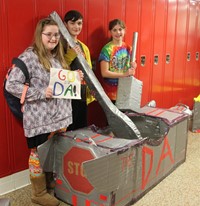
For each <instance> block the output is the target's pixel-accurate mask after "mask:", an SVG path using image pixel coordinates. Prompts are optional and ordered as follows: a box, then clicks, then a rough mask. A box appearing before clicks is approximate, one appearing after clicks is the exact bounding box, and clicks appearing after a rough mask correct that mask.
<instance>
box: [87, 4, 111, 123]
mask: <svg viewBox="0 0 200 206" xmlns="http://www.w3.org/2000/svg"><path fill="white" fill-rule="evenodd" d="M87 10H88V13H87V16H86V18H87V19H86V21H87V25H85V26H88V27H87V38H86V39H85V43H86V44H87V46H88V47H89V49H90V54H91V60H92V62H93V65H94V73H95V75H96V77H97V78H98V79H99V81H100V82H101V81H102V76H101V72H100V66H99V62H98V58H99V54H100V51H101V49H102V47H103V46H104V45H105V44H106V43H107V42H108V40H109V36H108V22H109V20H108V5H107V0H102V1H94V2H92V3H89V4H88V8H87ZM97 13H98V15H97ZM84 24H85V21H84ZM85 26H84V27H85ZM97 111H98V118H97V115H96V114H97ZM88 124H89V125H90V124H95V125H97V126H106V125H107V120H106V116H105V113H104V111H103V109H102V108H101V106H100V105H99V103H98V102H97V101H94V102H92V103H91V104H89V106H88Z"/></svg>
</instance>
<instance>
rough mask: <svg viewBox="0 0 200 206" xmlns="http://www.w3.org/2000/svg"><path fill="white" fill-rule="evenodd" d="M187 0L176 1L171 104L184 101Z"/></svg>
mask: <svg viewBox="0 0 200 206" xmlns="http://www.w3.org/2000/svg"><path fill="white" fill-rule="evenodd" d="M187 2H188V1H187V0H183V1H178V7H177V16H176V18H177V20H176V21H177V22H176V30H175V48H174V49H175V52H174V71H173V102H172V103H173V105H176V104H177V102H182V103H183V102H184V101H183V99H184V95H185V93H184V92H185V91H184V89H183V88H184V78H185V69H186V58H187V47H186V42H187V28H188V4H187Z"/></svg>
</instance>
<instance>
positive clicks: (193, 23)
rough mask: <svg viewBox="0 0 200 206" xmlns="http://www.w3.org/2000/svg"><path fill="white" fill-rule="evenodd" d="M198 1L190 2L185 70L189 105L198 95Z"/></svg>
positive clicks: (187, 102)
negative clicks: (195, 82) (196, 85)
mask: <svg viewBox="0 0 200 206" xmlns="http://www.w3.org/2000/svg"><path fill="white" fill-rule="evenodd" d="M197 20H198V16H197V2H190V3H189V16H188V34H187V36H188V41H187V61H186V70H185V82H184V83H185V85H184V88H185V94H187V95H185V96H184V97H183V102H184V103H185V104H187V105H188V106H190V107H191V106H192V105H191V103H192V101H191V100H192V99H193V98H194V96H196V95H197V94H198V93H197V94H196V91H195V89H194V87H195V84H194V81H195V64H196V59H195V55H196V42H197V39H196V34H197Z"/></svg>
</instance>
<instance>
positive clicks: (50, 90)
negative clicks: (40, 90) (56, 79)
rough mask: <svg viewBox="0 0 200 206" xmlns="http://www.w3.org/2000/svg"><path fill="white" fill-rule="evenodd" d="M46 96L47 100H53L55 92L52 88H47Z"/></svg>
mask: <svg viewBox="0 0 200 206" xmlns="http://www.w3.org/2000/svg"><path fill="white" fill-rule="evenodd" d="M45 96H46V98H47V99H48V98H52V96H53V90H52V88H50V87H47V88H46V91H45Z"/></svg>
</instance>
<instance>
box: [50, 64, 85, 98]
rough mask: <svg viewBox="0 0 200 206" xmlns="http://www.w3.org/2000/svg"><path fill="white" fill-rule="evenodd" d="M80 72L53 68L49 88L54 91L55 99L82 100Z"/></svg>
mask: <svg viewBox="0 0 200 206" xmlns="http://www.w3.org/2000/svg"><path fill="white" fill-rule="evenodd" d="M79 73H80V72H77V71H70V70H65V69H58V68H51V70H50V83H49V86H50V87H51V88H52V90H53V98H64V99H81V94H80V91H81V89H80V88H81V75H80V74H79Z"/></svg>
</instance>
